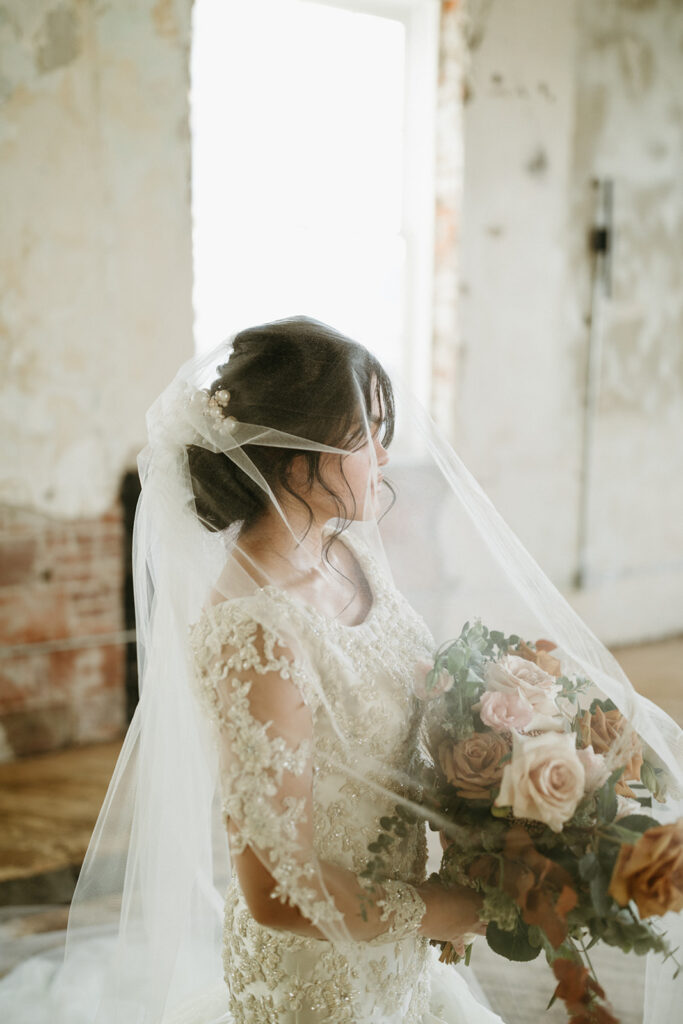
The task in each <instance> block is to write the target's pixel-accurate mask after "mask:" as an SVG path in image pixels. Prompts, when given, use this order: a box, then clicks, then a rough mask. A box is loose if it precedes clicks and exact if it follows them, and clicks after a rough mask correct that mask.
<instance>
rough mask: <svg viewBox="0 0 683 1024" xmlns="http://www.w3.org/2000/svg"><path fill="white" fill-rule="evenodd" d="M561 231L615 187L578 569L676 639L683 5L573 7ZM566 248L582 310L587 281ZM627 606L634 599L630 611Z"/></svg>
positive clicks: (681, 567)
mask: <svg viewBox="0 0 683 1024" xmlns="http://www.w3.org/2000/svg"><path fill="white" fill-rule="evenodd" d="M578 52H579V67H578V71H579V74H578V76H577V119H576V136H575V168H574V188H573V192H572V196H571V201H572V211H573V213H572V222H573V223H574V224H575V225H577V226H578V225H580V224H582V223H586V222H587V221H589V220H590V217H591V214H592V209H591V208H592V206H593V205H594V201H595V199H594V189H592V188H591V178H593V177H595V178H599V179H609V180H611V181H612V182H613V203H614V232H613V250H612V260H611V264H612V274H611V292H610V293H609V294H605V290H604V288H602V287H601V288H599V289H598V294H597V298H596V301H595V303H594V309H593V315H594V316H595V318H596V334H597V336H598V339H599V346H600V347H599V362H600V367H599V384H600V387H599V394H598V398H597V406H596V413H595V427H594V444H593V446H592V447H593V452H592V455H593V458H592V464H591V466H590V474H591V475H590V487H589V495H590V506H589V519H588V538H587V539H588V546H587V557H588V565H589V567H590V569H591V572H592V574H593V577H594V581H595V586H596V587H599V588H601V589H603V590H609V589H610V581H614V583H613V585H612V587H611V589H612V590H613V591H616V588H617V587H620V588H621V589H622V591H623V597H622V598H621V600H619V601H618V602H617V603H616V608H615V612H616V614H619V613H621V614H623V615H624V616H629V615H630V617H631V619H632V629H633V631H642V629H643V626H642V624H641V622H640V621H639V617H640V615H641V614H642V598H640V599H639V595H642V594H645V593H647V594H648V595H652V594H658V595H660V600H661V608H656V612H657V613H658V614H659V615H660V618H661V623H662V625H661V626H660V628H666V627H668V628H669V629H671V630H672V631H673V630H675V628H676V627H677V628H678V631H679V632H683V287H682V286H683V242H682V239H683V2H681V0H603V2H602V3H600V4H595V3H590V2H589V0H580V3H579V50H578ZM583 244H584V241H583V239H582V238H581V237H580V234H579V232H576V233H575V235H574V238H573V262H574V265H575V267H576V270H577V280H578V283H579V286H580V288H581V293H580V295H581V300H582V303H583V308H584V310H585V312H586V313H590V311H591V310H590V282H589V280H588V274H587V264H586V261H585V259H582V258H581V248H582V245H583ZM631 595H632V600H631Z"/></svg>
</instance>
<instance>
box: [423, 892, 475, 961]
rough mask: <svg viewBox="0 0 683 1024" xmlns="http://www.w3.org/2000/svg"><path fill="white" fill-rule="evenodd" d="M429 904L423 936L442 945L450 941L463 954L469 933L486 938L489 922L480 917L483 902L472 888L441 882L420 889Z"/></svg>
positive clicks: (424, 918)
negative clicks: (465, 940)
mask: <svg viewBox="0 0 683 1024" xmlns="http://www.w3.org/2000/svg"><path fill="white" fill-rule="evenodd" d="M417 889H418V892H419V893H420V896H422V899H423V900H424V901H425V904H426V907H427V909H426V911H425V914H424V917H423V918H422V923H421V925H420V928H419V932H420V934H421V935H426V936H427V937H428V938H430V939H436V940H438V941H440V942H450V943H451V944H452V945H453V946H454V948H455V949H456V950H457V949H458V948H459V947H460V948H462V949H463V951H464V945H465V942H464V937H465V936H466V935H468V934H474V935H483V934H484V933H485V932H486V922H485V921H482V920H481V919H480V917H479V911H480V910H481V908H482V906H483V903H484V900H483V897H482V896H481V895H480V894H479V893H477V892H475V891H474V890H473V889H468V888H466V887H465V886H463V885H456V886H453V887H451V886H449V887H448V888H447V887H446V886H444V885H443V883H442V882H441V881H439V880H438V879H435V880H430V881H428V882H425V883H424V884H423V885H419V886H417Z"/></svg>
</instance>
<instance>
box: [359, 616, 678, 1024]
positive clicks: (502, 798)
mask: <svg viewBox="0 0 683 1024" xmlns="http://www.w3.org/2000/svg"><path fill="white" fill-rule="evenodd" d="M554 648H555V644H553V643H552V642H550V641H547V640H538V641H537V642H536V643H535V644H534V643H532V642H525V641H523V640H522V639H520V637H518V636H514V635H512V636H507V637H506V636H504V635H503V634H502V633H501V632H498V631H495V630H491V631H489V630H488V629H487V627H486V626H484V625H483V624H482V623H481V620H479V619H477V620H475V621H474V623H473V624H470V623H469V622H467V623H465V626H464V627H463V629H462V631H461V634H460V636H459V637H458V638H457V640H455V641H453V642H449V643H448V644H447V645H445V646H443V647H442V648H440V649H439V651H437V653H436V656H435V658H434V661H433V662H430V663H426V664H424V665H422V666H420V668H419V672H418V678H417V679H416V684H415V692H416V694H417V696H418V697H419V698H420V699H421V700H422V701H424V717H423V722H424V729H425V742H426V746H427V749H428V751H429V753H430V755H431V764H429V765H427V766H425V773H424V785H423V793H422V796H421V800H422V801H423V803H424V804H425V805H426V806H427V807H429V808H431V809H433V810H434V811H436V812H438V814H439V816H440V819H441V820H442V821H445V822H446V824H445V825H443V826H442V827H441V829H440V831H441V842H442V846H443V847H444V853H443V859H442V863H441V867H440V871H439V875H440V877H441V879H442V880H444V881H445V882H446V883H449V882H451V883H457V884H460V885H466V886H469V887H471V888H473V889H475V890H477V891H478V892H480V893H481V894H482V895H483V901H484V902H483V910H482V917H483V918H484V919H485V920H487V921H488V925H487V931H486V939H487V942H488V944H489V946H490V947H491V948H492V949H493V950H495V951H496V952H497V953H499V954H501V955H502V956H504V957H506V958H507V959H510V960H517V961H523V960H532V959H534V958H535V957H537V956H538V955H539V954H540V953H541V952H544V954H545V956H546V958H547V961H548V963H549V964H550V965H551V966H552V969H553V972H554V974H555V977H556V979H557V982H558V984H557V987H556V989H555V993H554V995H553V997H552V999H551V1003H552V1002H553V1001H554V1000H555V999H556V998H561V999H563V1000H564V1001H565V1004H566V1006H567V1010H568V1012H569V1014H570V1018H571V1024H618V1022H617V1021H616V1018H615V1017H614V1015H613V1012H612V1011H611V1008H610V1006H609V1004H608V1003H607V1001H606V998H605V993H604V991H603V989H602V988H601V986H600V984H599V982H598V979H597V977H596V976H595V973H594V971H593V969H592V966H591V963H590V956H589V953H588V951H589V949H590V948H591V947H592V946H593V945H594V944H595V943H597V942H599V941H602V942H605V943H607V944H609V945H612V946H618V947H620V948H621V949H623V950H624V951H626V952H628V951H630V950H635V952H636V953H641V954H644V953H646V952H648V951H650V950H654V951H658V952H661V953H663V954H664V955H665V956H667V957H670V956H673V953H672V952H671V951H670V950H669V948H668V946H667V943H666V937H665V935H664V934H663V933H662V932H661V931H660V930H658V929H657V927H656V925H655V923H654V922H653V920H652V919H653V918H656V917H657V916H659V915H662V914H664V913H666V912H667V911H669V910H673V911H678V910H681V909H683V821H677V822H674V823H672V824H666V825H662V824H660V823H659V822H658V821H657V820H656V819H655V818H654V817H652V816H650V815H649V814H647V813H646V812H647V808H648V807H650V808H651V807H652V798H653V797H654V798H655V799H656V800H662V799H663V797H664V792H665V786H666V779H665V772H664V771H663V770H662V767H661V763H659V762H658V759H657V758H656V755H655V754H654V752H652V751H651V750H649V749H648V748H647V747H646V746H645V745H644V744H643V742H642V741H641V739H640V738H639V737H638V735H637V733H635V732H634V731H633V730H632V729H631V728H630V726H629V725H628V723H627V721H626V719H625V718H624V716H623V715H622V714H621V713H620V712H619V711H618V709H617V708H616V707H615V705H614V704H613V703H612V702H611V701H609V700H600V699H593V700H592V701H590V703H589V701H588V699H587V697H586V691H588V689H589V687H590V686H591V685H592V684H591V680H590V679H587V678H583V677H580V676H574V677H571V676H569V675H564V674H563V672H562V665H561V663H560V661H559V660H558V659H557V658H555V657H553V656H552V655H551V654H550V651H551V650H553V649H554ZM582 698H583V699H582ZM586 705H588V706H586ZM410 818H411V815H410V814H409V813H408V812H407V811H406V809H405V808H404V807H401V806H397V808H396V816H395V817H393V818H389V817H386V818H382V820H381V822H380V825H381V828H382V833H381V834H380V836H379V837H378V840H377V841H376V842H374V843H371V844H370V847H369V849H370V853H371V854H372V855H373V856H372V859H371V860H370V862H369V865H368V869H367V874H368V877H371V878H380V877H381V874H382V858H383V853H384V851H385V850H386V849H387V847H388V846H390V845H391V844H392V843H393V842H396V841H400V838H399V837H400V836H401V835H402V834H403V832H404V830H405V821H406V819H408V820H409V819H410ZM412 820H415V819H414V818H413V819H412ZM430 827H432V828H434V829H435V828H436V826H430ZM470 949H471V947H468V949H467V952H466V961H467V962H469V953H470ZM459 955H460V954H459V953H456V952H455V951H454V950H453V948H452V947H451V946H450V944H446V945H445V947H444V950H443V953H442V956H441V959H442V960H447V961H449V960H457V959H459Z"/></svg>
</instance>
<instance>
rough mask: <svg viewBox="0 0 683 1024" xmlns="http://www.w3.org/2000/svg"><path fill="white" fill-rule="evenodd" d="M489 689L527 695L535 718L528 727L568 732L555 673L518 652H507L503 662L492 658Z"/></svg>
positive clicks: (487, 677) (486, 676) (487, 670)
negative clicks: (561, 708)
mask: <svg viewBox="0 0 683 1024" xmlns="http://www.w3.org/2000/svg"><path fill="white" fill-rule="evenodd" d="M484 679H485V682H486V688H487V690H490V691H491V692H493V693H509V694H513V695H514V696H520V697H523V698H524V699H525V700H526V701H527V702H528V703H529V704H530V705H531V707H532V708H533V712H534V714H533V718H532V719H531V721H530V722H529V723H528V725H527V726H526V729H527V731H532V730H535V729H543V730H552V731H555V732H564V722H563V717H562V713H561V711H560V709H559V708H558V706H557V704H556V703H555V698H556V697H557V695H558V693H559V692H560V690H561V689H562V687H561V686H560V684H559V683H558V682H557V681H556V679H555V676H552V675H550V673H549V672H546V671H545V670H544V669H542V668H541V667H540V666H539V665H536V664H535V662H533V661H528V659H527V658H521V657H520V656H519V655H518V654H506V655H504V656H503V657H502V658H501V659H500V660H499V661H489V662H487V663H486V666H485V668H484Z"/></svg>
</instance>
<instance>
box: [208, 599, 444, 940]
mask: <svg viewBox="0 0 683 1024" xmlns="http://www.w3.org/2000/svg"><path fill="white" fill-rule="evenodd" d="M192 646H193V649H194V654H195V664H196V678H197V682H198V684H199V690H200V697H201V699H202V702H203V704H204V705H205V707H206V708H207V709H208V711H209V715H210V717H211V719H212V720H213V722H214V724H215V726H216V735H217V738H218V748H219V756H220V771H221V790H222V808H223V811H224V813H225V816H226V825H228V824H230V825H231V826H232V827H231V828H230V830H229V834H230V839H231V848H232V850H233V852H234V853H235V854H238V853H241V852H243V851H244V849H245V847H246V846H250V847H251V848H252V850H253V851H254V852H255V853H256V854H257V856H258V857H259V859H260V860H261V862H262V864H263V865H264V866H265V867H266V868H267V870H268V872H269V873H270V875H271V876H272V878H273V879H274V882H275V887H274V889H273V890H272V893H271V896H272V897H273V898H275V899H279V900H280V901H281V902H283V903H284V902H288V903H290V904H291V905H292V906H294V907H296V908H297V909H298V910H299V911H300V912H301V913H302V914H303V915H304V916H305V917H306V918H308V920H309V921H311V922H312V923H313V924H314V925H316V926H317V927H318V928H319V929H320V930H321V931H322V932H323V934H325V935H326V936H332V935H335V934H337V935H339V934H343V931H344V924H347V925H348V922H347V921H346V919H345V914H344V912H343V910H341V909H339V907H340V906H341V907H344V906H345V905H348V906H349V907H354V908H355V906H356V905H357V899H358V893H359V892H360V890H361V889H362V888H363V887H364V885H363V883H362V881H361V880H360V879H358V878H357V877H356V876H355V875H353V874H352V873H351V872H344V874H346V875H348V876H349V879H341V885H340V869H333V870H332V869H331V878H327V877H326V875H325V871H324V865H323V864H322V863H321V862H319V861H318V859H317V857H316V854H315V850H314V844H313V713H314V709H315V707H316V705H317V700H316V694H315V688H314V686H313V684H312V682H311V680H310V678H309V676H308V675H307V673H306V672H304V671H303V669H302V667H301V665H300V664H299V663H298V660H297V659H296V658H295V657H294V655H293V653H292V651H291V650H290V649H289V647H287V646H286V645H285V644H283V643H282V641H281V640H280V639H279V637H278V636H277V635H276V634H275V633H273V632H272V631H271V630H269V629H268V628H266V627H264V626H263V625H261V624H260V623H258V622H256V621H255V620H254V619H253V618H251V617H250V616H249V615H248V614H246V613H245V612H244V611H243V610H242V609H240V608H239V606H238V605H236V604H234V603H231V604H230V605H228V604H227V603H226V604H225V605H224V606H216V608H215V609H211V610H210V612H209V613H208V615H206V616H205V617H204V619H203V620H202V621H201V628H200V629H199V630H198V631H197V632H196V633H195V634H194V636H193V641H192ZM350 888H353V890H354V892H350ZM384 888H385V893H384V896H385V898H384V899H383V900H379V901H378V903H377V921H381V922H388V928H387V929H386V930H385V931H383V932H382V934H381V935H378V936H375V938H374V939H373V940H372V941H373V942H381V941H391V940H396V939H398V938H400V937H401V936H402V935H405V934H407V933H408V932H409V931H411V930H412V931H414V930H416V929H417V927H418V925H419V922H420V920H421V918H422V914H423V913H424V910H425V905H424V902H423V901H422V899H421V897H420V896H419V894H418V892H417V890H416V889H415V888H414V887H413V886H411V885H410V884H409V883H402V882H391V883H388V886H385V887H384ZM339 889H347V890H348V891H347V896H348V898H347V899H346V900H345V899H344V896H343V894H342V893H340V892H339ZM332 891H334V895H335V897H337V901H336V902H335V899H333V897H332V895H331V892H332ZM340 895H341V899H340V898H339V896H340ZM354 912H355V910H354ZM340 925H341V929H340Z"/></svg>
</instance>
